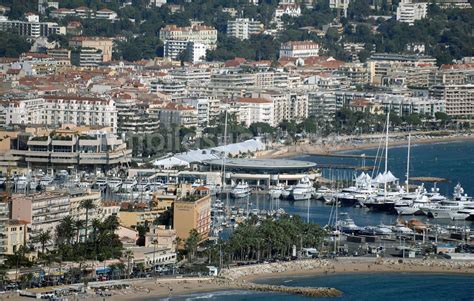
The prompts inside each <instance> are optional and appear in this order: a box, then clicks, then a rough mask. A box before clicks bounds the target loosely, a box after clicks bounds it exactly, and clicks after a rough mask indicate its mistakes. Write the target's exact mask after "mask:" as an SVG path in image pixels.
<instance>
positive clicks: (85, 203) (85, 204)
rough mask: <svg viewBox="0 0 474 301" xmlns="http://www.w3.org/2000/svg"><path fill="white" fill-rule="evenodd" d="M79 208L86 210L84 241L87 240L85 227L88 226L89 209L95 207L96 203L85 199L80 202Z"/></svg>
mask: <svg viewBox="0 0 474 301" xmlns="http://www.w3.org/2000/svg"><path fill="white" fill-rule="evenodd" d="M81 208H82V209H85V210H86V223H85V241H87V239H88V237H87V229H88V227H89V210H92V209H95V208H96V205H95V203H94V201H93V200H92V199H85V200H83V201H82V202H81Z"/></svg>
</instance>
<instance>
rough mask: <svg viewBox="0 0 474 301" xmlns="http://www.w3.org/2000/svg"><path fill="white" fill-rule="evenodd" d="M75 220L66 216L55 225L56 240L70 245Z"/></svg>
mask: <svg viewBox="0 0 474 301" xmlns="http://www.w3.org/2000/svg"><path fill="white" fill-rule="evenodd" d="M74 234H75V221H74V219H73V218H72V217H71V216H66V217H65V218H64V219H63V220H62V221H61V223H60V224H59V225H57V227H56V242H57V243H58V244H63V243H67V244H68V245H70V244H71V243H72V241H73V239H74V236H75V235H74Z"/></svg>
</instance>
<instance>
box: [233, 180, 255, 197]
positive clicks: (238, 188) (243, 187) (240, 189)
mask: <svg viewBox="0 0 474 301" xmlns="http://www.w3.org/2000/svg"><path fill="white" fill-rule="evenodd" d="M230 194H231V196H232V197H233V198H244V197H247V196H249V195H250V187H249V184H248V183H247V182H240V183H239V184H237V185H235V187H234V188H233V189H232V191H231V192H230Z"/></svg>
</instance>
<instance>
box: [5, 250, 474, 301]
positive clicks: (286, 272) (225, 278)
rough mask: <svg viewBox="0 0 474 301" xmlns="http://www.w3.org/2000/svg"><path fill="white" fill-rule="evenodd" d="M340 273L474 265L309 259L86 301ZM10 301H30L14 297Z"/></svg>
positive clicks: (469, 270)
mask: <svg viewBox="0 0 474 301" xmlns="http://www.w3.org/2000/svg"><path fill="white" fill-rule="evenodd" d="M337 273H443V274H446V273H455V274H469V275H473V276H474V262H472V261H452V260H439V259H436V260H431V259H427V260H423V259H404V260H403V261H400V260H399V259H381V258H363V257H359V258H354V257H347V258H338V259H337V260H319V259H309V260H300V261H291V262H278V263H268V264H259V265H253V266H243V267H234V268H230V269H223V270H222V271H221V275H220V276H219V277H215V278H211V277H202V278H160V279H141V280H130V281H129V282H130V285H131V288H129V289H127V290H115V291H110V293H111V294H112V296H110V297H100V296H95V295H92V294H89V295H88V296H87V297H86V299H87V300H124V301H125V300H157V299H160V298H168V297H172V296H179V295H188V294H195V293H204V292H212V291H218V290H233V289H244V290H245V289H246V288H247V287H248V286H249V285H250V284H251V283H253V282H255V281H261V280H265V279H270V278H275V277H278V278H288V277H295V276H324V275H326V274H337ZM9 299H10V300H28V299H29V298H20V297H16V296H11V297H10V298H9Z"/></svg>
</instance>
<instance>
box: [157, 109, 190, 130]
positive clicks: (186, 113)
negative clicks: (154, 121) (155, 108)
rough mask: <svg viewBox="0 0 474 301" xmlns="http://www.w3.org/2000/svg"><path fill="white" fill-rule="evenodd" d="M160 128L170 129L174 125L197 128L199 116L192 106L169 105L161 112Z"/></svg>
mask: <svg viewBox="0 0 474 301" xmlns="http://www.w3.org/2000/svg"><path fill="white" fill-rule="evenodd" d="M159 120H160V126H161V127H165V128H170V127H172V126H173V125H178V126H183V127H188V128H190V127H197V126H198V114H197V110H196V109H195V108H194V107H192V106H187V105H182V104H176V103H168V104H166V105H165V106H163V107H162V108H161V109H160V111H159Z"/></svg>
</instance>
